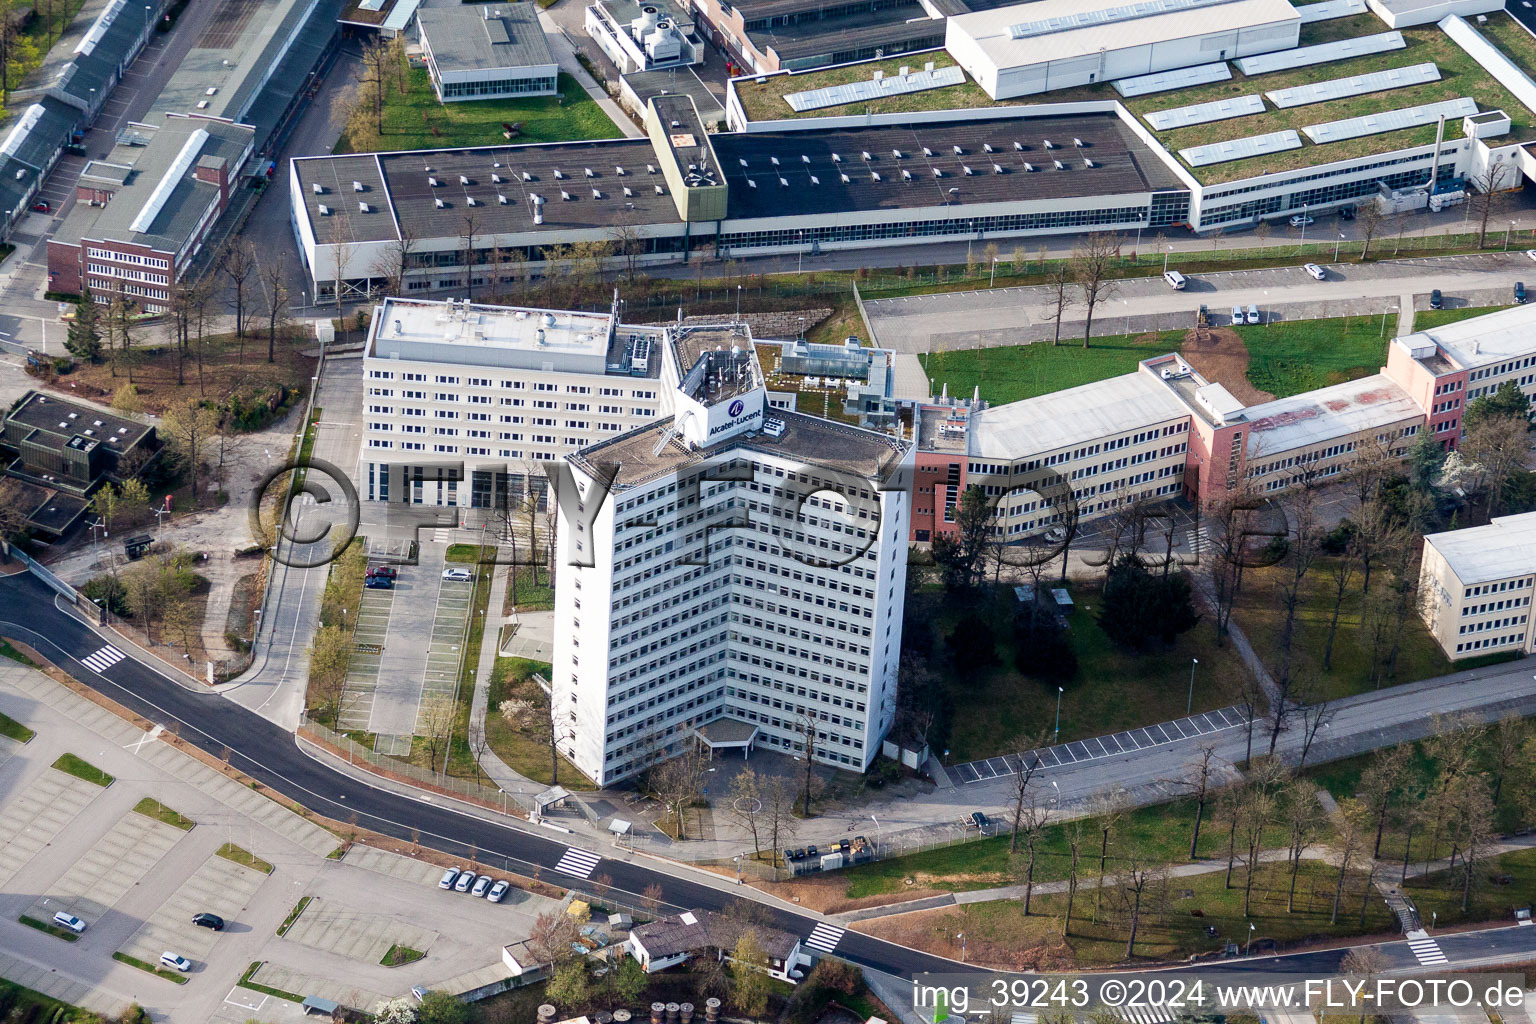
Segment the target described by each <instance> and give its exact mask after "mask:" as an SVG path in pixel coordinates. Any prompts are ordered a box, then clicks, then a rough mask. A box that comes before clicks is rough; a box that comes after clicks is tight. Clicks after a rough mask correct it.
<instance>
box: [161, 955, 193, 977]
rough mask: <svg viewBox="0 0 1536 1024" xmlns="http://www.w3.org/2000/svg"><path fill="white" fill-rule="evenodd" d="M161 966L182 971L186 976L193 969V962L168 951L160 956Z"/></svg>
mask: <svg viewBox="0 0 1536 1024" xmlns="http://www.w3.org/2000/svg"><path fill="white" fill-rule="evenodd" d="M160 966H161V967H169V968H170V969H171V970H173V971H180V972H181V973H183V974H185V973H187V972H188V971H190V970H191V969H192V961H191V960H188V959H187V958H186V957H184V956H182V955H181V954H180V953H172V952H171V951H170V950H166V951H165V952H164V953H161V954H160Z"/></svg>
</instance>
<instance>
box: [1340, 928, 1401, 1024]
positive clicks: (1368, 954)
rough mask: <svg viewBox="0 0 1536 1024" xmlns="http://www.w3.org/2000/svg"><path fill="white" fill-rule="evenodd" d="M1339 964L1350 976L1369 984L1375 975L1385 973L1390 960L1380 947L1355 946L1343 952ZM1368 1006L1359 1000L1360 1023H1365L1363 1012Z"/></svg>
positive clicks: (1364, 1012)
mask: <svg viewBox="0 0 1536 1024" xmlns="http://www.w3.org/2000/svg"><path fill="white" fill-rule="evenodd" d="M1339 966H1340V967H1342V968H1343V969H1344V973H1345V974H1347V975H1349V976H1350V977H1351V978H1359V979H1360V980H1361V982H1362V983H1365V984H1369V983H1370V981H1371V980H1372V979H1374V978H1375V977H1376V976H1377V975H1379V974H1383V973H1385V972H1386V970H1387V969H1388V968H1389V967H1391V966H1392V962H1391V961H1390V960H1388V959H1387V955H1386V954H1385V953H1383V952H1382V951H1381V949H1380V947H1377V946H1356V947H1355V948H1354V949H1351V950H1350V951H1349V952H1348V953H1345V954H1344V959H1343V960H1342V961H1340V962H1339ZM1362 991H1363V989H1362ZM1369 1006H1370V1004H1369V1003H1368V1002H1365V1001H1364V1000H1362V1001H1361V1003H1360V1024H1365V1014H1366V1010H1367V1008H1368V1007H1369Z"/></svg>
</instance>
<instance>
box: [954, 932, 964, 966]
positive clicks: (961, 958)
mask: <svg viewBox="0 0 1536 1024" xmlns="http://www.w3.org/2000/svg"><path fill="white" fill-rule="evenodd" d="M955 938H957V939H959V940H960V962H961V963H965V932H960V933H959V934H957V935H956V936H955Z"/></svg>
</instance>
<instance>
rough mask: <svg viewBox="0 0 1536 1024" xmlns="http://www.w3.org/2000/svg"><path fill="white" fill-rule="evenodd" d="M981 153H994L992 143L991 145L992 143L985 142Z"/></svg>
mask: <svg viewBox="0 0 1536 1024" xmlns="http://www.w3.org/2000/svg"><path fill="white" fill-rule="evenodd" d="M981 151H982V152H983V153H990V152H992V143H990V142H983V143H982V144H981Z"/></svg>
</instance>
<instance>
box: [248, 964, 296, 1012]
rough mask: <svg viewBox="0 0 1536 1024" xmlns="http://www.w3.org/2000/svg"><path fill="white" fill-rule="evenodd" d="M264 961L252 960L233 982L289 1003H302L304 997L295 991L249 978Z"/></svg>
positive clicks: (259, 968)
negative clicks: (286, 990) (237, 979)
mask: <svg viewBox="0 0 1536 1024" xmlns="http://www.w3.org/2000/svg"><path fill="white" fill-rule="evenodd" d="M264 963H266V961H265V960H252V961H251V966H249V967H247V968H246V969H245V973H244V974H242V975H240V980H239V981H237V982H235V984H236V985H239V986H240V987H241V988H248V989H250V990H251V991H252V992H260V993H262V994H264V995H269V996H276V997H277V998H279V999H286V1000H288V1001H289V1002H290V1003H302V1002H303V1001H304V997H303V996H301V995H299V994H298V993H297V992H284V991H283V990H282V989H280V988H273V987H272V986H271V985H263V984H261V983H260V982H256V981H252V980H251V975H253V974H255V973H256V972H257V971H259V970H261V965H262V964H264Z"/></svg>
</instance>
